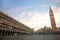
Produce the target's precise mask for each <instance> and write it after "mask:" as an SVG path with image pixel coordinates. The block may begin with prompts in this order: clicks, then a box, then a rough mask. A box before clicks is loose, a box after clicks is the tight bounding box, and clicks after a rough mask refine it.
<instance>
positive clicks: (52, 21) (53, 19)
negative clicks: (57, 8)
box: [49, 7, 57, 32]
mask: <svg viewBox="0 0 60 40" xmlns="http://www.w3.org/2000/svg"><path fill="white" fill-rule="evenodd" d="M49 9H50V10H49V16H50V21H51V27H52V31H53V32H57V28H56V23H55V18H54V14H53V10H52V9H51V7H49Z"/></svg>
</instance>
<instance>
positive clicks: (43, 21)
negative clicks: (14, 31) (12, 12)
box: [15, 11, 50, 30]
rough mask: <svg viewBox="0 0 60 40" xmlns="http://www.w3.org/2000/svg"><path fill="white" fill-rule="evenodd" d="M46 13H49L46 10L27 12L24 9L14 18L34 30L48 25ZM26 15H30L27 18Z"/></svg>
mask: <svg viewBox="0 0 60 40" xmlns="http://www.w3.org/2000/svg"><path fill="white" fill-rule="evenodd" d="M26 13H27V14H26ZM42 13H43V14H42ZM48 15H49V14H48V13H47V12H38V11H33V12H27V11H24V12H23V13H21V14H20V15H19V17H17V18H15V19H17V20H18V21H20V22H22V23H24V24H25V25H27V26H29V27H30V28H34V29H35V30H37V29H39V28H41V27H42V28H43V27H44V26H45V25H46V26H50V22H49V16H48ZM21 17H22V18H21ZM27 17H30V18H27Z"/></svg>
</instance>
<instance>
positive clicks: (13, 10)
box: [0, 0, 60, 30]
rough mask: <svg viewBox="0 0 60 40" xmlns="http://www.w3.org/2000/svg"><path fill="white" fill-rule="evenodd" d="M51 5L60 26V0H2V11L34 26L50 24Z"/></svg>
mask: <svg viewBox="0 0 60 40" xmlns="http://www.w3.org/2000/svg"><path fill="white" fill-rule="evenodd" d="M49 6H51V8H52V10H53V12H54V16H55V21H56V25H57V27H59V26H60V0H0V11H3V12H4V13H6V14H7V15H9V16H11V17H13V18H14V19H16V20H18V21H19V22H22V23H23V24H25V25H27V26H29V27H30V28H34V29H35V30H37V29H40V28H43V27H44V26H45V25H46V26H47V27H51V26H50V19H49Z"/></svg>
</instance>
